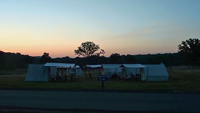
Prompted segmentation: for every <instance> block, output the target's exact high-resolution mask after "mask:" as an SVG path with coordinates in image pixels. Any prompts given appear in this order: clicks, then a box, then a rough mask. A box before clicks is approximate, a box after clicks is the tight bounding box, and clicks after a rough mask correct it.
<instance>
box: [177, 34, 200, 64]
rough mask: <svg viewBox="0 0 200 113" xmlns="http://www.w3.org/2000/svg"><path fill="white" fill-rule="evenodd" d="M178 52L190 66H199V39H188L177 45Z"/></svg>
mask: <svg viewBox="0 0 200 113" xmlns="http://www.w3.org/2000/svg"><path fill="white" fill-rule="evenodd" d="M178 48H179V51H178V53H179V54H180V55H181V56H182V58H183V60H185V61H186V62H187V63H188V64H189V65H190V66H193V67H194V66H200V65H199V63H200V40H199V39H191V38H190V39H188V40H186V41H182V43H181V44H179V45H178Z"/></svg>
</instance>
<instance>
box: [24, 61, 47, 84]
mask: <svg viewBox="0 0 200 113" xmlns="http://www.w3.org/2000/svg"><path fill="white" fill-rule="evenodd" d="M25 81H46V82H47V81H49V76H48V71H47V68H45V67H44V65H43V64H29V67H28V72H27V74H26V78H25Z"/></svg>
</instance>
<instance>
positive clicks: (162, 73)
mask: <svg viewBox="0 0 200 113" xmlns="http://www.w3.org/2000/svg"><path fill="white" fill-rule="evenodd" d="M86 67H89V68H102V74H104V75H108V76H109V77H111V76H112V75H113V74H117V75H118V76H120V77H122V76H124V75H125V77H127V78H130V77H131V75H136V74H139V75H141V80H142V81H168V79H169V75H168V72H167V69H166V67H165V65H164V64H162V63H161V64H153V65H142V64H101V65H86ZM71 73H75V74H76V75H78V76H81V75H83V73H82V70H81V68H80V67H79V66H77V65H75V64H69V63H46V64H44V65H42V64H30V65H29V67H28V72H27V75H26V79H25V81H50V79H51V77H52V76H53V77H54V78H56V75H60V76H61V77H62V78H63V77H64V76H63V75H70V74H71Z"/></svg>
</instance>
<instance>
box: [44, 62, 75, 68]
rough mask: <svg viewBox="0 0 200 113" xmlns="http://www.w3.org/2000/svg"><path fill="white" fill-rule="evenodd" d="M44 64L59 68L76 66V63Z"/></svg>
mask: <svg viewBox="0 0 200 113" xmlns="http://www.w3.org/2000/svg"><path fill="white" fill-rule="evenodd" d="M44 66H54V67H58V68H73V67H74V66H75V64H72V63H46V64H45V65H44ZM76 67H77V66H76ZM78 67H79V66H78Z"/></svg>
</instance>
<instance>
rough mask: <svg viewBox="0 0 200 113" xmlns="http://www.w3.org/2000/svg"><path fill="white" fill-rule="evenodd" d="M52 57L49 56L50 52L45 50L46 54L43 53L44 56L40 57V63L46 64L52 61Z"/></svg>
mask: <svg viewBox="0 0 200 113" xmlns="http://www.w3.org/2000/svg"><path fill="white" fill-rule="evenodd" d="M51 61H52V59H51V57H50V56H49V53H46V52H44V54H43V55H42V57H41V58H40V63H42V64H45V63H47V62H51Z"/></svg>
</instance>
